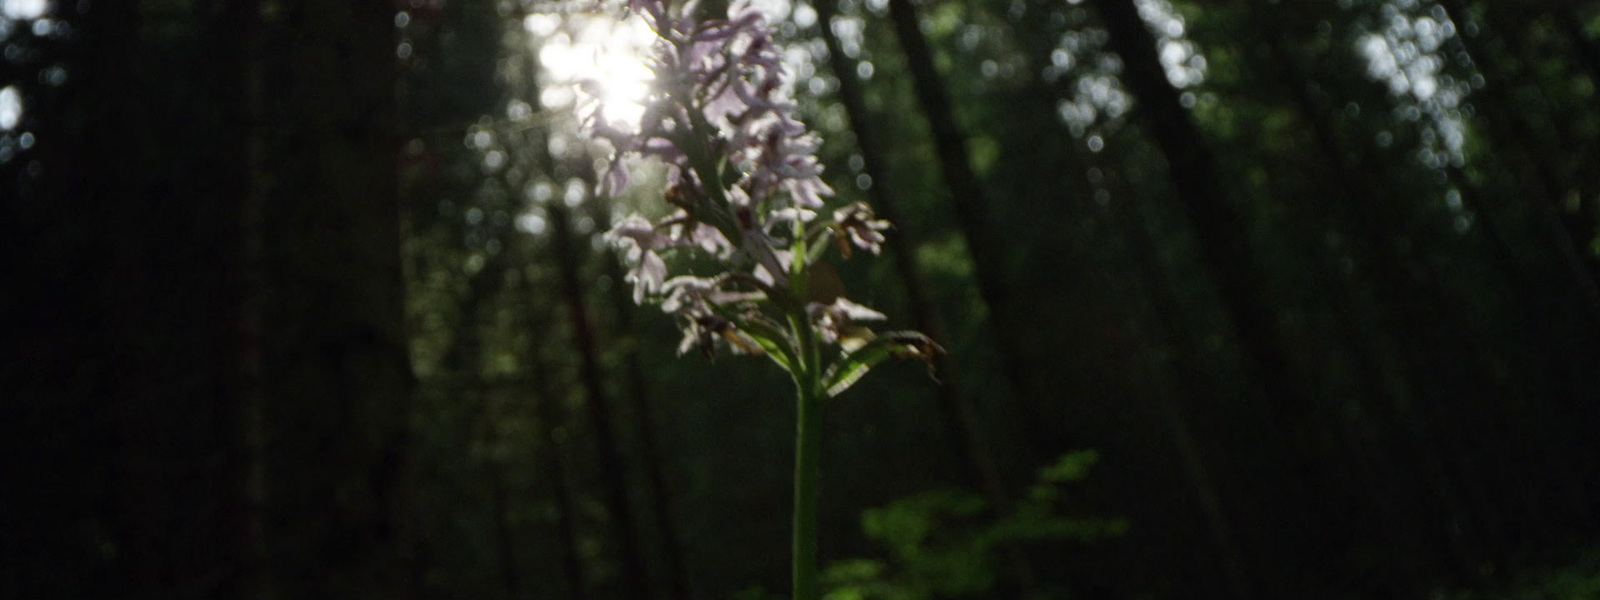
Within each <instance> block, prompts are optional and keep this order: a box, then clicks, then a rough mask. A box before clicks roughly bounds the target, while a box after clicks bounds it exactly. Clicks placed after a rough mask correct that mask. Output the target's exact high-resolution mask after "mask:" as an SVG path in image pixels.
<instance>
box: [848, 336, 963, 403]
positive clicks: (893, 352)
mask: <svg viewBox="0 0 1600 600" xmlns="http://www.w3.org/2000/svg"><path fill="white" fill-rule="evenodd" d="M943 353H944V348H940V347H939V345H938V344H935V343H933V340H932V339H929V338H928V336H925V335H922V334H920V333H917V332H915V331H891V332H888V333H885V334H883V335H880V336H877V337H874V338H872V339H870V340H868V341H867V342H866V343H865V344H863V345H862V346H861V347H859V348H856V349H855V350H852V351H850V352H849V353H848V354H845V355H844V356H842V357H840V358H839V361H838V362H836V363H834V364H833V366H831V367H828V371H827V372H826V373H824V374H823V375H822V380H823V382H824V383H825V388H824V389H826V390H827V393H828V397H829V398H832V397H834V396H838V395H839V394H842V393H844V391H845V390H848V389H850V386H852V385H855V383H856V382H857V381H860V380H861V378H862V377H865V376H866V375H867V371H870V370H872V367H874V366H877V364H878V363H880V362H883V360H884V359H886V358H891V357H892V358H916V359H919V360H922V361H923V362H926V363H928V372H929V373H930V374H931V373H932V372H933V357H934V356H936V355H939V354H943Z"/></svg>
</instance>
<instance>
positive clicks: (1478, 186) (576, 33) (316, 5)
mask: <svg viewBox="0 0 1600 600" xmlns="http://www.w3.org/2000/svg"><path fill="white" fill-rule="evenodd" d="M762 7H763V9H764V10H768V11H770V14H771V18H772V22H773V23H774V24H776V26H777V27H778V31H779V34H780V36H779V37H780V39H781V41H782V42H783V43H785V44H786V45H787V49H788V50H787V52H786V56H787V58H788V60H789V64H790V66H791V68H792V76H793V77H794V81H795V90H794V92H793V95H794V97H795V98H796V100H797V101H798V102H799V104H800V109H801V115H802V116H803V118H804V119H805V120H806V121H807V122H808V124H809V125H810V126H811V128H812V129H814V130H816V131H818V132H819V133H820V134H821V135H822V136H823V138H824V139H825V141H826V142H825V145H824V147H823V149H822V158H823V159H824V161H825V162H826V164H827V172H826V174H825V177H826V178H827V179H828V181H829V182H830V183H831V184H832V186H833V187H834V189H835V190H837V192H838V196H837V198H836V199H835V201H836V202H840V203H843V202H851V201H856V200H864V201H867V202H870V203H871V204H873V205H874V206H875V207H876V208H877V210H878V212H879V213H880V214H882V215H884V216H886V217H888V218H889V219H890V220H892V221H893V222H894V223H895V225H896V227H895V228H894V229H893V230H891V231H890V232H889V243H888V246H887V247H886V249H885V252H884V254H885V256H884V259H882V260H861V259H860V258H859V257H858V258H857V259H853V260H850V261H846V262H843V263H841V264H840V266H839V275H840V277H841V280H842V282H843V285H844V287H845V289H848V290H850V291H851V293H852V297H853V298H855V299H857V300H861V301H863V302H864V303H866V304H869V305H871V306H874V307H876V308H879V309H881V310H883V311H884V312H886V313H888V314H889V315H891V317H892V319H893V322H892V324H893V325H895V326H897V327H903V328H907V329H919V330H922V331H926V332H928V333H929V334H931V335H933V336H934V337H935V338H936V339H938V340H939V341H940V343H941V344H942V345H943V346H944V347H945V348H947V349H948V350H949V354H948V356H947V357H946V358H945V359H944V360H943V361H942V362H941V364H939V365H938V366H939V369H938V372H937V376H938V380H939V382H938V383H935V382H933V381H930V380H929V377H928V370H927V369H926V368H925V367H924V366H923V365H920V364H888V365H885V366H884V367H881V368H880V369H878V370H877V371H879V372H875V373H874V374H873V375H872V376H871V377H868V378H866V379H864V380H863V381H862V382H861V383H860V384H859V385H858V386H857V387H856V389H853V390H851V391H850V392H848V393H847V394H845V395H843V396H841V397H839V398H835V399H832V400H829V401H828V403H827V405H826V408H825V415H824V420H825V425H826V429H825V433H824V460H823V462H824V467H823V469H824V475H823V496H822V498H823V500H822V507H823V515H822V536H821V537H822V541H821V555H822V557H823V559H824V561H825V563H826V565H827V566H828V573H827V580H828V586H829V589H830V590H831V591H830V593H831V594H833V597H835V598H840V599H847V598H849V599H853V598H895V599H915V598H957V597H962V598H965V597H972V598H1013V597H1036V598H1291V597H1293V598H1358V597H1363V598H1364V597H1384V598H1409V597H1416V598H1422V597H1437V596H1435V595H1445V596H1446V597H1463V598H1465V597H1474V598H1476V597H1502V596H1503V597H1536V598H1593V597H1596V594H1600V566H1597V565H1596V561H1597V557H1596V554H1595V552H1594V549H1595V542H1596V533H1597V526H1600V512H1597V511H1596V510H1595V508H1596V506H1597V501H1596V498H1597V496H1596V491H1597V490H1600V488H1597V485H1600V461H1596V460H1595V457H1596V456H1600V447H1597V446H1600V436H1597V435H1596V433H1595V432H1596V431H1597V429H1600V427H1597V426H1600V377H1597V374H1600V288H1597V286H1596V281H1595V278H1596V275H1597V274H1600V236H1597V230H1600V169H1597V167H1600V98H1597V87H1600V3H1596V2H1587V1H1580V0H1565V1H1563V0H1541V1H1528V2H1498V1H1473V0H1441V1H1438V2H1430V1H1421V0H1339V1H1337V2H1332V1H1330V2H1279V1H1270V0H1215V1H1204V2H1200V1H1184V0H1173V1H1170V2H1169V1H1168V0H923V1H921V2H915V1H913V0H837V1H835V0H816V1H814V2H803V1H800V0H795V1H793V2H784V1H775V2H772V3H768V4H763V5H762ZM613 12H615V11H613ZM607 19H608V17H604V16H602V15H600V14H598V13H596V12H595V11H594V7H593V6H592V5H590V4H588V3H570V4H569V3H554V2H531V1H518V0H400V1H398V2H397V1H394V0H349V1H340V2H332V1H318V0H126V1H116V0H54V1H51V0H4V1H3V2H0V45H3V47H4V55H3V61H0V244H3V246H0V248H3V249H0V261H3V262H0V264H3V267H0V273H3V274H4V280H3V283H0V315H3V317H4V321H3V323H4V330H3V331H4V335H3V336H0V339H3V341H0V361H3V362H0V456H4V457H5V458H6V463H7V465H6V467H5V468H4V469H3V470H0V472H3V473H4V476H3V481H0V596H3V597H6V598H235V597H238V598H275V597H277V598H320V597H345V598H379V597H382V598H457V597H459V598H533V597H538V598H571V599H574V600H583V599H586V598H627V599H629V600H684V599H688V598H748V599H752V600H753V599H756V598H768V597H774V596H775V595H780V594H781V591H782V590H784V589H785V588H786V581H787V574H788V527H789V522H788V516H787V515H788V510H789V493H790V479H789V478H790V467H791V463H790V461H791V455H790V450H791V449H790V446H789V444H790V439H791V437H790V436H791V435H792V432H793V427H794V421H793V419H794V417H793V412H792V411H793V409H792V407H791V405H790V404H789V400H788V399H789V394H788V393H787V387H786V385H787V384H786V382H784V381H783V379H782V376H781V375H779V374H778V373H777V372H776V371H774V370H771V369H767V368H763V367H762V366H758V365H756V364H754V363H756V362H758V359H754V358H750V357H740V356H734V355H730V354H726V353H723V354H719V355H717V356H715V357H714V358H712V359H709V360H708V359H706V358H705V357H703V356H701V355H699V354H698V353H691V354H688V355H685V356H682V357H679V356H677V355H676V353H675V349H676V347H677V344H678V337H679V336H678V332H677V331H676V329H675V326H674V324H673V323H672V322H671V321H670V319H668V318H666V317H663V316H661V315H659V314H658V313H657V312H655V311H653V310H641V309H640V308H638V307H636V306H633V304H632V300H631V298H630V291H631V290H630V289H629V288H630V287H631V286H630V285H628V284H627V283H626V282H624V281H623V275H622V272H623V271H622V269H623V266H622V265H620V264H619V262H618V257H616V256H614V255H613V254H612V253H610V252H609V251H608V250H607V246H606V244H604V243H603V242H602V241H601V235H602V234H603V233H604V232H605V231H606V230H607V229H608V227H609V224H610V223H612V222H614V221H615V220H617V219H618V218H620V217H621V216H622V215H623V214H625V213H626V212H628V211H630V210H634V209H637V208H640V207H644V208H645V209H646V210H649V207H650V206H657V207H659V206H660V205H659V202H660V200H659V194H660V191H659V188H656V189H654V190H653V191H652V190H650V189H648V187H649V186H641V189H640V190H639V191H637V192H634V193H631V194H630V195H628V196H625V197H621V198H604V197H596V196H595V195H594V194H593V190H594V187H595V186H594V179H595V175H596V173H597V169H598V168H600V167H603V166H604V161H605V159H606V156H607V154H606V153H607V149H606V148H604V147H603V146H597V145H592V144H589V143H587V142H586V141H584V139H583V138H581V137H580V135H579V133H578V132H577V123H578V119H579V116H578V115H579V113H580V110H579V109H581V108H582V105H583V100H584V96H583V94H582V93H580V92H579V90H577V86H576V85H575V82H574V81H572V80H571V79H570V78H569V79H563V77H570V74H571V72H576V71H575V70H574V69H573V68H572V67H571V65H573V64H580V63H581V60H582V59H583V58H584V57H582V56H580V57H578V59H577V60H579V61H580V63H574V62H573V60H575V59H573V58H572V57H571V56H570V55H572V54H573V53H574V52H578V53H580V54H581V52H583V51H585V50H584V48H589V50H588V51H592V52H595V53H596V54H594V55H593V56H598V50H595V48H597V47H596V46H593V45H591V46H583V44H584V43H591V44H592V38H593V36H595V35H600V34H599V33H596V32H611V31H613V28H620V29H621V30H624V31H625V30H626V28H625V26H618V25H615V24H612V23H611V22H610V21H609V20H607ZM605 35H610V34H609V33H605ZM602 39H612V38H602ZM586 40H591V41H586ZM605 43H611V42H605ZM602 45H604V44H602ZM591 60H593V61H598V60H599V59H598V58H594V59H591ZM592 64H596V65H598V64H600V63H598V62H593V63H592ZM607 64H611V63H607ZM619 68H623V67H619ZM563 69H567V71H566V72H564V71H563ZM646 179H648V176H646ZM652 203H656V204H652ZM1549 567H1554V568H1549Z"/></svg>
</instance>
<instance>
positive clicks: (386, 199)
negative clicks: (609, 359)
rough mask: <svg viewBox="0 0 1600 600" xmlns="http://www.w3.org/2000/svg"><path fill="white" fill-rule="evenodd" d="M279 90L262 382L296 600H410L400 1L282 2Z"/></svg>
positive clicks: (282, 537)
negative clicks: (399, 158)
mask: <svg viewBox="0 0 1600 600" xmlns="http://www.w3.org/2000/svg"><path fill="white" fill-rule="evenodd" d="M266 32H267V46H266V48H265V49H264V53H263V56H264V57H265V59H264V60H265V65H264V68H265V71H264V77H265V79H264V82H263V84H264V85H263V89H264V90H269V91H270V93H268V94H266V96H265V97H264V98H263V101H264V111H265V112H264V118H263V123H264V125H263V130H262V135H263V138H264V140H265V142H264V143H265V149H264V151H265V155H264V156H265V158H266V161H265V163H266V164H267V165H269V169H270V174H269V175H267V176H266V177H265V179H264V181H265V191H264V196H263V203H262V216H261V227H262V238H263V239H262V260H263V271H264V275H265V281H264V285H263V296H262V311H261V316H262V331H263V341H262V380H263V381H264V382H265V385H264V393H265V397H266V398H267V400H268V402H267V410H266V414H265V421H266V424H267V427H266V432H267V445H266V448H265V452H266V454H267V466H266V478H267V480H268V482H269V486H270V489H271V490H272V494H271V497H270V499H269V503H268V516H269V519H268V524H269V527H270V529H271V532H270V538H271V539H270V542H271V543H270V544H269V548H270V551H271V569H272V571H273V574H274V576H275V580H276V581H277V582H278V583H279V585H280V587H281V591H282V593H283V594H285V595H290V596H296V597H318V596H320V597H346V598H377V597H389V598H393V597H404V595H405V594H406V593H407V592H408V591H409V590H408V589H406V586H405V585H403V582H405V581H407V580H408V578H407V577H404V575H405V573H404V561H405V560H406V558H407V555H408V554H409V548H408V545H409V540H408V539H407V535H406V533H405V531H404V528H405V527H406V526H407V525H408V524H409V520H407V519H403V518H402V517H401V515H400V514H399V513H400V512H401V511H402V510H403V507H404V504H405V502H404V500H405V498H404V495H403V494H404V493H405V489H404V488H403V481H404V473H405V471H406V467H405V464H404V456H405V452H406V449H405V447H404V446H405V443H406V437H405V435H406V428H407V425H406V422H407V419H408V417H407V414H406V411H407V409H408V406H409V396H410V393H411V388H412V375H411V371H410V364H409V353H408V350H407V348H408V344H407V338H406V331H405V311H404V291H405V290H404V284H403V278H402V273H401V268H400V223H399V218H400V206H399V201H398V198H399V195H398V189H397V185H398V183H397V171H396V169H397V163H396V150H397V148H398V144H397V143H396V142H397V139H396V134H395V99H394V94H395V84H396V73H397V72H396V64H395V59H394V43H395V33H394V14H393V4H392V2H389V1H388V0H353V1H350V2H334V3H327V2H313V1H309V0H301V1H296V2H284V3H280V4H279V5H278V11H277V13H276V15H275V16H274V17H273V18H272V20H270V21H269V22H267V23H266Z"/></svg>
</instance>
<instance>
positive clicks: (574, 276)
mask: <svg viewBox="0 0 1600 600" xmlns="http://www.w3.org/2000/svg"><path fill="white" fill-rule="evenodd" d="M545 210H546V211H547V212H548V213H549V215H550V230H551V233H552V237H551V240H550V241H551V244H552V245H554V246H555V251H556V266H557V268H558V269H559V270H560V272H561V284H562V293H563V294H564V296H565V302H566V305H567V310H568V314H569V316H570V318H571V323H572V336H573V338H574V339H573V343H574V344H576V345H577V349H578V358H579V361H580V362H579V363H578V376H579V379H580V381H581V382H582V384H583V388H584V392H585V397H586V399H587V401H586V402H585V403H584V406H585V409H586V410H585V412H586V413H587V414H588V416H589V428H590V430H591V431H592V432H593V433H594V436H595V450H596V452H597V454H598V456H599V460H600V465H599V466H600V471H601V473H600V481H601V485H602V486H603V487H604V488H605V502H606V510H607V511H608V512H610V514H611V518H612V519H614V520H615V524H614V525H613V527H614V530H613V534H614V535H615V537H616V540H617V550H618V553H619V554H620V556H619V557H618V558H619V559H620V560H621V561H622V575H621V577H622V580H623V581H622V585H623V589H624V591H625V594H626V595H627V597H629V598H635V599H638V600H649V598H650V597H651V595H652V592H651V589H650V587H651V584H650V573H649V571H647V570H646V569H645V560H644V550H643V548H642V547H641V544H640V543H639V539H638V532H639V527H638V521H637V519H635V517H634V514H633V501H632V500H631V499H630V498H629V497H628V486H627V483H626V479H627V472H626V471H625V470H624V467H623V464H622V457H621V456H620V453H619V452H618V443H617V439H618V438H617V435H616V433H615V431H614V430H613V429H612V421H613V420H614V417H613V415H612V411H611V403H610V398H609V396H610V394H608V393H607V392H606V389H605V375H604V374H603V373H601V367H600V349H599V347H598V344H597V343H596V336H595V332H594V322H593V321H592V320H590V317H589V309H588V306H587V305H586V304H585V302H584V293H583V283H582V279H581V276H580V275H579V273H578V267H579V265H578V261H579V257H578V254H577V248H576V242H575V240H574V239H573V235H572V225H571V223H570V220H571V216H570V215H569V214H568V212H567V209H566V207H565V206H564V205H562V204H561V201H560V200H557V201H555V202H552V203H550V204H549V205H547V206H546V207H545Z"/></svg>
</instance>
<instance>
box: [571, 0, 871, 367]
mask: <svg viewBox="0 0 1600 600" xmlns="http://www.w3.org/2000/svg"><path fill="white" fill-rule="evenodd" d="M628 7H629V9H630V10H631V11H634V12H638V13H640V14H642V15H644V18H645V19H646V20H647V21H648V22H649V24H650V27H651V28H652V30H654V31H655V32H656V34H657V35H658V36H659V37H660V40H659V41H658V42H657V44H656V45H655V47H654V49H653V53H652V55H651V57H650V64H651V70H652V71H653V72H654V73H655V79H656V81H655V84H654V86H653V90H654V91H653V93H652V96H651V98H650V99H649V101H648V103H647V105H646V109H645V113H644V116H643V118H642V119H641V122H640V127H639V131H638V132H637V133H632V132H628V131H624V130H622V129H621V128H618V127H615V126H613V125H611V124H610V123H607V122H606V121H605V117H604V114H603V112H602V111H594V112H593V113H591V116H590V117H589V118H588V120H587V122H586V123H585V129H586V131H587V133H588V134H589V135H590V136H591V137H593V138H595V139H600V140H605V141H607V142H608V143H609V144H610V145H611V146H612V148H613V150H614V152H615V154H614V156H613V157H612V159H611V165H610V167H609V169H608V171H607V173H606V175H605V177H604V179H603V181H602V183H601V185H600V186H599V187H600V188H601V190H600V191H601V192H602V193H606V194H612V195H615V194H618V193H620V192H622V191H623V189H624V188H625V187H626V186H627V185H628V182H629V177H628V172H627V167H626V166H625V163H624V158H625V157H628V156H639V157H652V158H654V159H656V160H658V161H660V162H661V163H662V164H663V165H664V166H665V167H666V178H667V183H668V186H669V187H668V189H667V192H666V193H665V194H664V198H663V199H664V200H665V201H666V203H667V204H668V205H670V206H672V207H674V208H675V210H674V211H672V212H671V214H669V215H668V216H666V217H663V218H661V219H660V220H658V221H651V220H649V219H646V218H645V217H643V216H640V215H637V214H634V215H630V216H628V217H626V218H624V219H622V220H621V221H619V222H618V223H617V224H616V226H615V227H614V228H613V229H612V230H611V232H610V233H609V234H607V239H608V240H609V241H610V243H611V244H613V245H614V246H616V247H617V248H618V249H619V250H622V251H623V254H624V258H625V260H626V261H627V263H628V265H629V271H628V275H627V280H628V282H629V283H632V284H633V286H634V287H633V295H634V300H635V301H636V302H640V303H643V302H644V301H645V300H646V299H653V300H656V301H659V302H660V305H661V308H662V310H663V311H664V312H666V313H668V314H671V315H674V316H676V317H678V319H679V320H680V322H681V323H682V324H683V327H684V338H683V342H682V344H681V345H680V348H679V352H680V353H683V352H687V351H688V350H689V349H690V348H693V347H700V348H701V349H703V350H706V351H708V352H709V351H710V349H711V348H712V346H713V343H714V342H715V341H716V340H717V339H719V338H720V339H723V340H726V341H727V342H728V343H729V344H730V345H731V346H732V347H734V348H735V349H736V350H740V351H745V352H756V353H759V352H763V351H764V348H765V349H767V350H774V351H781V350H782V348H781V344H780V346H771V345H768V346H764V347H758V346H757V344H756V343H755V342H753V341H752V340H754V339H756V337H752V336H751V334H748V333H747V332H746V331H745V330H742V329H741V327H756V328H757V329H760V330H762V331H761V332H758V333H757V334H756V336H757V337H759V338H760V339H765V340H769V342H770V340H772V339H775V337H784V336H794V335H800V333H799V332H798V331H791V332H790V333H787V334H785V333H782V330H783V329H784V327H786V326H785V325H780V323H783V322H785V320H786V319H789V322H790V323H792V322H793V318H795V317H796V316H798V318H799V319H800V320H801V321H802V322H804V321H809V322H810V329H811V331H812V332H813V333H811V334H806V335H816V336H817V338H818V339H820V340H821V341H822V342H824V343H826V344H841V345H847V342H848V341H849V340H860V339H865V338H870V335H871V334H870V331H869V330H867V329H866V328H865V327H863V326H862V325H861V323H863V322H870V321H880V320H883V318H884V317H883V315H882V314H881V313H878V312H877V311H874V310H872V309H870V308H867V307H865V306H861V305H859V304H856V303H854V302H851V301H849V300H847V299H844V298H842V297H840V298H837V299H835V300H833V301H831V303H830V304H826V305H823V304H815V303H811V304H809V305H808V304H806V303H805V302H803V301H801V300H797V299H799V298H805V297H808V296H807V291H806V290H796V289H790V287H791V285H793V282H792V281H791V280H793V279H796V278H795V277H794V275H795V274H796V273H803V272H806V271H807V269H808V268H809V265H810V264H811V263H812V262H814V261H815V260H818V259H819V258H820V257H821V255H822V254H823V251H825V250H826V243H825V236H826V235H827V234H828V233H829V232H831V233H832V234H833V235H835V237H836V239H838V240H839V243H840V248H841V253H843V254H844V255H845V256H846V257H848V256H849V254H850V249H851V247H852V244H853V245H854V247H857V248H861V249H864V250H869V251H871V252H872V253H874V254H877V253H878V252H879V251H880V244H881V243H882V242H883V233H882V232H883V231H884V230H885V229H887V228H888V226H889V225H888V223H887V222H885V221H882V220H878V219H875V218H874V217H873V213H872V210H871V209H870V208H869V207H867V205H866V204H863V203H859V202H858V203H854V204H851V205H849V206H846V207H843V208H840V209H838V210H834V211H831V214H830V213H825V212H822V209H823V207H824V205H825V202H824V199H825V198H827V197H828V196H832V195H833V189H832V188H830V187H828V185H827V184H826V183H824V182H823V181H822V172H823V168H822V163H821V162H820V161H819V160H817V157H816V152H817V150H818V149H819V148H820V147H821V145H822V140H821V139H820V138H819V137H817V136H816V135H815V134H813V133H810V132H808V131H807V129H806V126H805V124H804V123H802V122H801V121H800V120H799V119H798V118H797V117H796V116H795V113H796V111H797V105H796V103H795V102H794V100H793V99H791V98H789V97H788V95H787V90H788V88H789V86H788V76H789V75H788V73H787V71H786V70H785V68H784V65H783V53H782V49H781V48H779V47H778V45H777V44H776V43H775V42H774V41H773V38H772V29H771V28H770V27H768V26H767V23H766V19H765V17H764V16H763V15H762V14H761V13H760V12H759V11H757V10H756V9H755V8H754V7H753V6H751V4H750V3H749V1H748V0H735V2H734V4H733V6H732V7H731V8H730V9H729V14H730V17H729V18H726V19H706V18H701V17H700V16H698V14H697V9H696V6H695V3H694V2H693V1H692V0H691V2H690V3H689V5H687V6H684V7H683V8H682V9H681V11H680V12H679V13H677V14H674V13H673V12H672V11H669V10H668V8H667V5H666V3H664V2H662V1H660V0H630V1H629V3H628ZM824 214H826V215H828V216H831V217H832V220H831V221H827V222H819V221H818V220H819V219H822V218H824V217H822V216H821V215H824ZM847 242H848V243H847ZM799 249H807V250H806V251H805V252H804V253H801V252H797V250H799ZM695 250H697V251H700V252H704V253H705V254H707V255H709V256H711V257H714V258H716V259H717V260H718V261H719V264H720V265H721V266H722V268H723V269H725V270H724V271H723V272H721V273H719V274H716V275H713V276H710V277H703V276H694V275H682V274H680V275H677V276H670V275H671V273H669V271H670V269H669V267H668V262H667V260H666V259H665V258H664V255H666V254H671V253H673V252H678V251H695ZM796 261H800V262H798V263H797V262H796ZM830 272H831V271H830ZM801 280H804V281H810V279H808V278H802V279H801ZM764 311H768V312H764ZM770 311H777V312H781V313H784V314H786V315H787V316H774V315H772V314H768V313H769V312H770ZM797 311H798V312H797ZM774 332H776V333H774ZM790 340H791V341H790V344H791V346H793V347H795V348H798V345H795V343H794V342H793V338H792V337H791V338H790ZM764 343H766V342H764ZM771 343H776V342H771ZM846 350H849V348H846ZM780 362H783V360H780Z"/></svg>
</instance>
